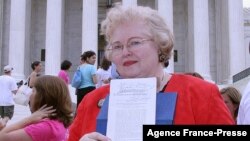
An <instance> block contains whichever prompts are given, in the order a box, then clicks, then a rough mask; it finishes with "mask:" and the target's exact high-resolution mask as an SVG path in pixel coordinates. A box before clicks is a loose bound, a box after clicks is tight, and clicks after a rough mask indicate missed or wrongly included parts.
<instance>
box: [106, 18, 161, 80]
mask: <svg viewBox="0 0 250 141" xmlns="http://www.w3.org/2000/svg"><path fill="white" fill-rule="evenodd" d="M147 29H148V28H147V27H146V26H145V25H144V24H143V23H142V22H140V21H134V22H130V23H123V24H121V25H119V26H117V27H116V28H115V29H114V31H113V33H112V35H111V42H110V43H111V46H112V50H110V51H111V61H112V62H113V63H114V64H115V65H116V67H117V70H118V72H119V74H120V75H121V77H122V78H140V77H151V76H152V77H153V76H155V75H156V73H157V71H159V69H160V67H159V66H161V64H160V63H159V59H158V48H157V46H156V43H155V42H154V41H153V40H152V38H150V37H149V36H147V35H149V31H148V30H147ZM120 46H123V49H120V51H118V52H116V53H115V52H114V49H113V48H114V47H115V48H120ZM128 46H130V47H128ZM131 46H133V47H131ZM134 46H135V47H134Z"/></svg>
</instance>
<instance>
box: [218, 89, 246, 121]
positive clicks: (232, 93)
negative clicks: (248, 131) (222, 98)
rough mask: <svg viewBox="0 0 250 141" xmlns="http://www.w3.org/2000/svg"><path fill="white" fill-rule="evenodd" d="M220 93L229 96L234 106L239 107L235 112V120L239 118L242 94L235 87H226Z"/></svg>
mask: <svg viewBox="0 0 250 141" xmlns="http://www.w3.org/2000/svg"><path fill="white" fill-rule="evenodd" d="M220 93H221V94H222V95H224V94H225V95H227V96H228V97H229V98H230V100H231V101H232V102H233V104H234V105H237V109H236V110H235V113H234V118H236V117H237V115H238V110H239V105H240V100H241V94H240V92H239V91H238V90H237V89H236V88H234V87H226V88H223V89H221V90H220Z"/></svg>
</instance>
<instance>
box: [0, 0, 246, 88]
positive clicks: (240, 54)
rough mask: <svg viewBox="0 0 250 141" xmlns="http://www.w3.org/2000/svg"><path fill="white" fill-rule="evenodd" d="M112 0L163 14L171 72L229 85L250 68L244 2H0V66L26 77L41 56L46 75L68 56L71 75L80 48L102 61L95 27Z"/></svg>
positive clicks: (102, 42)
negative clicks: (170, 37) (171, 38)
mask: <svg viewBox="0 0 250 141" xmlns="http://www.w3.org/2000/svg"><path fill="white" fill-rule="evenodd" d="M114 2H122V4H123V5H124V6H129V5H143V6H149V7H152V8H154V9H157V10H158V11H159V13H160V14H161V15H162V16H163V17H164V19H165V20H166V21H167V23H168V25H169V27H170V28H171V30H173V32H174V35H175V46H174V51H173V54H174V55H173V57H172V58H171V60H170V66H169V68H168V69H169V71H171V72H192V71H195V72H198V73H200V74H201V75H202V76H204V77H205V78H206V79H208V80H211V81H213V82H215V83H217V84H230V83H232V76H233V75H234V74H237V73H238V72H240V71H242V70H244V69H246V68H248V67H249V66H250V59H249V58H250V56H249V47H248V46H247V44H248V42H249V39H250V38H249V35H250V34H249V20H246V19H244V18H243V4H242V0H0V6H1V7H0V21H1V23H0V37H1V38H0V43H1V45H0V51H1V53H0V66H1V68H3V66H4V65H6V64H10V65H12V66H13V67H14V69H15V70H14V72H13V75H14V77H16V78H17V79H24V78H26V77H27V75H29V74H30V72H31V68H30V64H31V62H32V61H35V60H39V61H42V63H43V66H44V70H43V73H44V74H50V75H56V74H57V73H58V71H59V70H60V63H61V61H62V60H64V59H68V60H70V61H71V62H72V63H73V68H72V70H71V71H72V72H71V75H72V74H73V71H74V70H75V69H76V66H77V65H78V64H79V58H80V55H81V53H82V52H84V51H86V50H93V51H95V52H97V54H98V59H100V58H101V57H102V56H103V51H104V46H105V41H104V39H103V37H102V36H100V35H99V34H98V32H99V25H100V22H101V21H102V19H104V17H105V15H106V11H107V10H108V7H109V6H110V3H114ZM244 24H245V29H244ZM244 30H245V31H246V30H247V31H248V32H247V33H246V32H245V35H244ZM244 37H245V38H244ZM244 40H245V42H244ZM246 51H247V52H246ZM1 71H2V69H1Z"/></svg>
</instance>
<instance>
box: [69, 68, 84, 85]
mask: <svg viewBox="0 0 250 141" xmlns="http://www.w3.org/2000/svg"><path fill="white" fill-rule="evenodd" d="M81 83H82V72H81V70H80V67H79V68H77V70H76V72H75V74H74V76H73V79H72V81H71V85H72V87H74V88H79V87H80V86H81Z"/></svg>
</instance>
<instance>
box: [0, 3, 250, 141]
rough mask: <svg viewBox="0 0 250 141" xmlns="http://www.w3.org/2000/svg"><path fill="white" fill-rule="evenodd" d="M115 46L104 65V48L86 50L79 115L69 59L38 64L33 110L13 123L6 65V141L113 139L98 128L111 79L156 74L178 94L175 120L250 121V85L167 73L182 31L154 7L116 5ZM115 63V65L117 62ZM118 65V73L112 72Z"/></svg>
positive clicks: (161, 87)
mask: <svg viewBox="0 0 250 141" xmlns="http://www.w3.org/2000/svg"><path fill="white" fill-rule="evenodd" d="M101 32H102V34H103V35H104V36H105V39H106V41H107V46H106V50H105V58H103V59H102V63H101V65H100V68H98V70H97V69H96V67H95V66H94V64H95V62H96V53H95V52H93V51H86V52H84V53H83V54H82V55H81V64H80V65H79V66H78V69H79V70H80V73H81V82H80V85H79V87H76V97H77V112H76V114H75V115H74V114H73V109H72V101H71V98H70V94H69V89H68V86H67V85H70V82H71V81H72V80H70V76H69V71H70V68H71V67H72V62H70V61H69V60H64V61H63V62H62V63H61V70H60V71H59V73H58V76H49V75H41V74H40V72H41V69H42V64H41V62H39V61H35V62H33V63H32V64H31V68H32V70H33V71H32V73H31V74H30V75H29V77H28V79H27V80H28V82H27V83H28V86H29V87H30V88H32V94H31V96H30V103H29V105H30V110H31V113H32V114H31V115H30V116H28V117H27V118H24V119H22V120H20V121H19V122H17V123H14V124H12V125H7V122H8V121H9V120H10V119H11V118H12V117H13V113H14V101H13V98H12V94H15V93H16V92H17V90H18V87H17V84H16V82H15V80H14V78H12V77H11V72H12V70H13V68H12V67H11V66H9V65H7V66H5V67H4V74H3V75H2V76H0V89H1V90H2V93H1V99H0V114H1V119H0V130H1V131H0V140H5V141H8V140H20V141H22V140H25V141H32V140H36V141H40V140H41V141H42V140H43V141H44V140H53V141H62V140H68V141H77V140H81V141H90V140H96V141H97V140H102V141H104V140H110V138H109V137H107V136H106V135H103V134H101V133H98V132H96V125H97V121H96V119H97V116H98V115H99V113H100V110H101V108H102V105H99V102H100V101H101V100H103V99H105V98H106V97H107V96H108V95H109V94H110V81H111V79H121V80H122V79H136V78H149V77H155V78H156V92H155V93H159V92H176V93H177V102H176V107H175V112H174V113H175V114H174V119H173V123H172V124H174V125H181V124H188V125H217V124H219V125H234V124H250V118H249V117H250V96H249V95H250V94H249V93H250V83H249V84H248V86H247V88H246V90H245V92H244V93H243V97H242V98H241V95H242V94H241V93H240V92H239V91H238V90H237V89H236V88H234V87H226V88H223V89H221V90H219V89H218V87H217V86H216V85H215V84H213V83H210V82H208V81H206V80H204V78H203V77H202V76H201V75H200V74H199V73H197V72H188V73H182V74H180V73H169V72H167V71H164V68H165V66H166V63H168V61H169V59H170V57H171V52H172V50H173V45H174V36H173V33H172V32H171V30H170V29H169V27H168V25H167V24H166V22H165V20H164V19H163V18H162V17H161V16H160V15H159V14H158V12H157V11H156V10H153V9H151V8H149V7H143V6H137V7H123V6H121V5H116V6H114V7H113V8H111V9H110V10H109V12H108V13H107V17H106V18H105V19H104V21H102V23H101ZM112 66H115V67H112ZM114 68H115V71H113V73H114V72H115V76H114V75H113V73H112V69H114Z"/></svg>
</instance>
